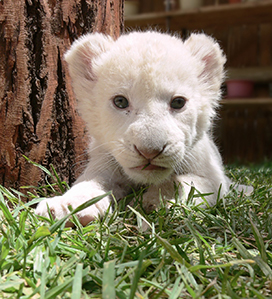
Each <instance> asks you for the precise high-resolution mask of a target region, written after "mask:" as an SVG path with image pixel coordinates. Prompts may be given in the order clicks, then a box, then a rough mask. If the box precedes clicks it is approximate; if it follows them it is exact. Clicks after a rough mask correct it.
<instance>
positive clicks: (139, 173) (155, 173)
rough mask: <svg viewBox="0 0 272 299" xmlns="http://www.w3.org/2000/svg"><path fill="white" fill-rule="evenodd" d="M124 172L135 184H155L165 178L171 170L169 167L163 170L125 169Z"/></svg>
mask: <svg viewBox="0 0 272 299" xmlns="http://www.w3.org/2000/svg"><path fill="white" fill-rule="evenodd" d="M125 172H126V174H127V175H128V177H129V178H130V179H131V180H132V181H133V182H135V183H136V184H142V185H150V184H155V185H157V184H160V183H162V182H163V181H165V180H167V179H168V178H169V177H170V176H171V174H172V173H173V170H172V169H170V168H165V169H163V170H145V169H144V170H139V169H126V170H125Z"/></svg>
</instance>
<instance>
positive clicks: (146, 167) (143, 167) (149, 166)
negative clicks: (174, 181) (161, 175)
mask: <svg viewBox="0 0 272 299" xmlns="http://www.w3.org/2000/svg"><path fill="white" fill-rule="evenodd" d="M131 169H133V170H143V171H144V170H166V169H167V168H165V167H162V166H157V165H153V164H151V163H148V164H145V165H140V166H136V167H132V168H131Z"/></svg>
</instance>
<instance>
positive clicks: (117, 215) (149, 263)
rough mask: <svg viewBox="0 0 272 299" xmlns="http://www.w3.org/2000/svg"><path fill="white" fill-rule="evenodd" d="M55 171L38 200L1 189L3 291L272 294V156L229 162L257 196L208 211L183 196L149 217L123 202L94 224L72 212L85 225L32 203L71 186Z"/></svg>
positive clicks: (233, 196) (128, 295)
mask: <svg viewBox="0 0 272 299" xmlns="http://www.w3.org/2000/svg"><path fill="white" fill-rule="evenodd" d="M33 167H34V166H33ZM45 171H46V173H47V175H48V176H52V178H55V184H48V185H47V186H44V187H41V188H36V190H35V192H34V191H32V193H30V191H28V196H27V197H28V199H31V200H32V201H31V203H28V204H24V203H23V202H24V201H25V199H26V198H25V195H23V194H22V193H20V192H19V191H16V190H12V189H9V190H8V189H6V188H3V187H1V189H0V298H72V299H79V298H105V299H106V298H109V299H113V298H121V299H122V298H124V299H132V298H152V299H155V298H170V299H175V298H272V269H271V266H272V244H271V243H272V225H271V224H272V200H271V196H272V187H271V186H272V164H271V163H266V164H264V165H263V166H259V167H250V168H245V167H234V166H233V167H228V170H227V171H228V174H229V176H230V177H232V179H233V180H234V181H236V182H237V181H239V182H242V183H246V184H250V185H252V186H254V188H255V190H254V193H253V194H252V195H250V196H245V195H244V194H242V193H237V192H235V191H232V192H231V193H230V194H229V195H228V196H227V197H226V199H225V200H224V201H222V200H220V201H219V202H218V203H217V205H216V206H215V207H211V208H207V209H202V208H200V207H194V206H193V205H192V204H191V200H190V198H189V200H188V201H187V203H186V204H182V203H180V202H179V201H178V200H177V201H176V203H175V204H172V205H171V206H170V207H166V206H165V205H163V204H162V206H161V208H160V209H159V210H158V211H157V212H153V213H152V214H149V215H145V214H144V213H143V212H142V210H141V207H140V205H139V204H137V203H136V204H135V206H134V207H132V208H127V209H123V207H122V206H124V201H123V202H122V203H121V205H120V206H121V207H120V206H119V208H116V209H115V210H114V213H113V214H107V215H106V216H105V217H104V218H103V219H99V220H97V221H94V222H93V223H91V224H90V225H88V226H87V227H82V226H81V225H80V224H79V222H78V220H77V218H76V217H75V216H71V217H73V221H74V223H75V225H76V229H69V228H64V221H63V220H60V221H54V220H53V219H50V220H45V219H41V218H37V216H36V215H35V214H34V212H33V209H32V208H31V207H30V204H32V203H33V202H37V201H38V200H40V199H39V196H40V197H43V196H48V194H52V193H57V191H56V190H55V189H57V190H60V192H63V191H65V189H66V188H67V185H66V184H65V183H62V182H60V180H59V179H58V177H57V176H56V174H55V172H54V171H52V173H53V174H50V172H49V171H48V170H45ZM29 190H30V189H29ZM35 194H39V196H37V195H35ZM139 198H140V196H139ZM95 200H98V199H94V200H93V201H91V202H88V203H87V204H91V203H92V202H94V201H95ZM7 202H8V205H7ZM74 212H75V211H74ZM74 212H72V213H71V214H73V213H74ZM145 221H146V222H147V223H148V225H147V226H148V230H145V231H143V229H142V223H143V222H145Z"/></svg>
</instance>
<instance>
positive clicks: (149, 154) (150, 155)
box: [134, 145, 165, 160]
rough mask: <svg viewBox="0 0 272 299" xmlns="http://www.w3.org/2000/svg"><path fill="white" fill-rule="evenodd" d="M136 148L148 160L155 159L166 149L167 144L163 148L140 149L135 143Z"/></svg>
mask: <svg viewBox="0 0 272 299" xmlns="http://www.w3.org/2000/svg"><path fill="white" fill-rule="evenodd" d="M134 148H135V150H136V151H137V152H138V153H139V154H140V155H141V156H143V157H144V158H146V159H147V160H153V159H155V158H156V157H157V156H159V155H160V154H161V153H162V152H163V151H164V149H165V146H164V147H163V148H162V149H138V148H137V146H136V145H134Z"/></svg>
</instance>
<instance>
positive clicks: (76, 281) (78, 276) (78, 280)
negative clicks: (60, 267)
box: [71, 264, 114, 299]
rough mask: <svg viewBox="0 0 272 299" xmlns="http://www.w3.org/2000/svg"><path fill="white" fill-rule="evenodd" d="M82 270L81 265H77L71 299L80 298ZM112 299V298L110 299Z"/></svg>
mask: <svg viewBox="0 0 272 299" xmlns="http://www.w3.org/2000/svg"><path fill="white" fill-rule="evenodd" d="M82 270H83V264H77V267H76V273H75V276H74V281H73V285H72V295H71V299H80V298H81V290H82ZM112 298H114V297H112Z"/></svg>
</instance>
